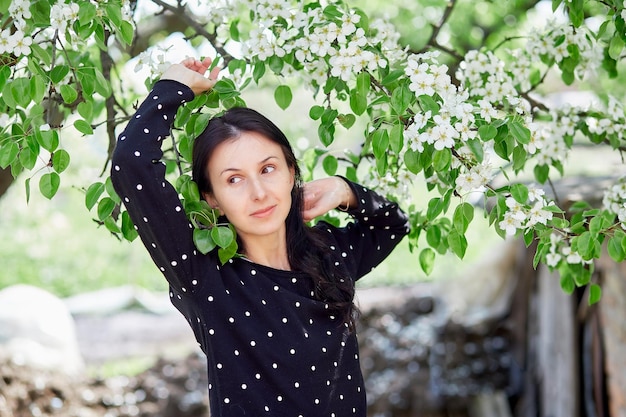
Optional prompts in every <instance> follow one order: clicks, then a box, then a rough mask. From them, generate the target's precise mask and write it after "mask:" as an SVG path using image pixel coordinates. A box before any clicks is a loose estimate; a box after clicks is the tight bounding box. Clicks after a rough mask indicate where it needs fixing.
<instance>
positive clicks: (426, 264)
mask: <svg viewBox="0 0 626 417" xmlns="http://www.w3.org/2000/svg"><path fill="white" fill-rule="evenodd" d="M419 260H420V266H421V267H422V271H424V273H425V274H426V275H430V274H431V273H432V272H433V268H434V266H435V251H434V250H432V249H431V248H425V249H423V250H422V251H421V252H420V256H419Z"/></svg>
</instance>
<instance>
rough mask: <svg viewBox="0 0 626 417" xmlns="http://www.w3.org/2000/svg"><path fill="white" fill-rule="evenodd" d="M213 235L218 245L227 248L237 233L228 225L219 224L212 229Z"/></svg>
mask: <svg viewBox="0 0 626 417" xmlns="http://www.w3.org/2000/svg"><path fill="white" fill-rule="evenodd" d="M211 237H212V238H213V241H214V242H215V244H216V245H217V246H219V247H220V248H227V247H228V246H230V244H231V243H232V241H233V240H234V239H235V234H234V233H233V231H232V230H231V229H230V228H228V227H226V226H217V227H214V228H212V229H211Z"/></svg>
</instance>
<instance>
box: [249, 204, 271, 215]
mask: <svg viewBox="0 0 626 417" xmlns="http://www.w3.org/2000/svg"><path fill="white" fill-rule="evenodd" d="M275 207H276V206H269V207H264V208H262V209H260V210H257V211H255V212H254V213H252V214H251V216H252V217H267V216H269V215H270V214H272V212H273V211H274V208H275Z"/></svg>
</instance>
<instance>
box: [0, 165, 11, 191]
mask: <svg viewBox="0 0 626 417" xmlns="http://www.w3.org/2000/svg"><path fill="white" fill-rule="evenodd" d="M13 180H14V178H13V174H11V168H5V169H1V168H0V197H2V196H3V195H4V193H6V192H7V190H8V189H9V187H10V186H11V184H12V183H13Z"/></svg>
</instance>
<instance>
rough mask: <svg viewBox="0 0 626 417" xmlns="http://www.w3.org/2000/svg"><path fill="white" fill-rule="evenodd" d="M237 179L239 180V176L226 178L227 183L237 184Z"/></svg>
mask: <svg viewBox="0 0 626 417" xmlns="http://www.w3.org/2000/svg"><path fill="white" fill-rule="evenodd" d="M239 181H241V178H239V177H230V178H229V179H228V183H229V184H237V183H238V182H239Z"/></svg>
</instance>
